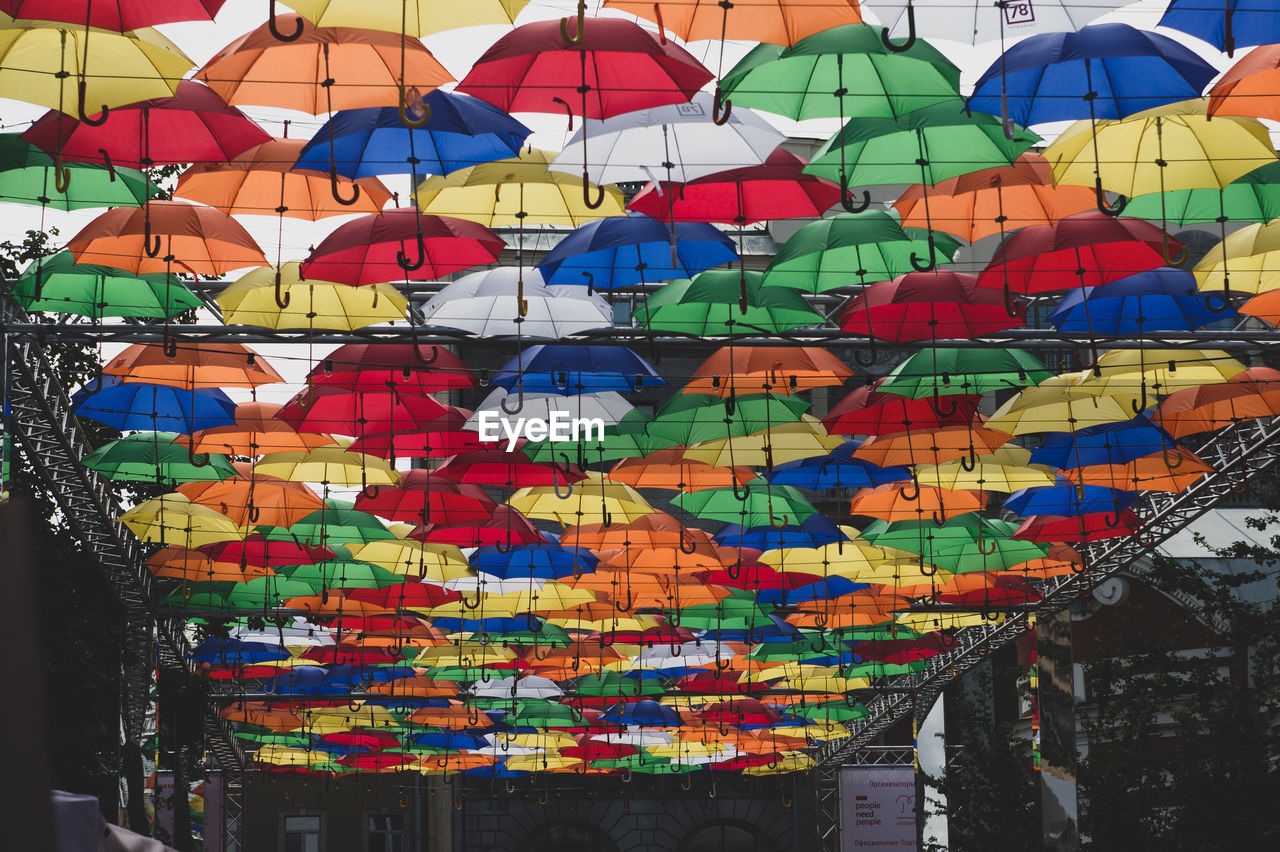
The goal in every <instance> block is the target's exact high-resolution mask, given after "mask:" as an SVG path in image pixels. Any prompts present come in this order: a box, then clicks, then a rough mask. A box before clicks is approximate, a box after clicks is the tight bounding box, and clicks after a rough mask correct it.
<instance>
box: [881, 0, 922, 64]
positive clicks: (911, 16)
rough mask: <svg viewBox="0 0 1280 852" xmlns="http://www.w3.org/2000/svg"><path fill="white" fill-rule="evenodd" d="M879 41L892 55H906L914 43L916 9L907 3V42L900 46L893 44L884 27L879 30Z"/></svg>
mask: <svg viewBox="0 0 1280 852" xmlns="http://www.w3.org/2000/svg"><path fill="white" fill-rule="evenodd" d="M880 41H881V42H882V43H883V44H884V46H885V47H886V48H887V49H889V50H891V51H893V52H894V53H906V52H907V51H908V50H910V49H911V48H912V47H913V46H914V45H915V43H916V7H915V6H913V5H912V4H911V3H910V0H908V2H907V40H906V41H904V42H903V43H902V44H894V43H893V42H892V41H890V40H889V28H888V27H884V28H882V29H881V30H880Z"/></svg>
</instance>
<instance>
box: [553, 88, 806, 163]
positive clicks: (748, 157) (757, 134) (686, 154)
mask: <svg viewBox="0 0 1280 852" xmlns="http://www.w3.org/2000/svg"><path fill="white" fill-rule="evenodd" d="M711 100H712V98H711V95H709V94H707V93H706V92H699V93H698V94H696V95H694V96H693V100H692V101H690V102H689V103H685V104H671V105H669V106H660V107H654V108H652V109H641V110H636V111H635V112H628V113H623V114H622V115H616V116H614V117H613V118H607V119H605V120H603V121H600V120H598V119H587V121H586V122H584V123H583V126H582V127H579V128H578V131H577V132H576V133H574V134H573V137H572V138H571V139H570V140H569V143H568V144H567V145H565V146H564V150H562V151H561V152H560V154H559V156H557V157H556V158H555V161H554V162H552V163H551V165H550V166H549V167H548V168H549V169H551V170H553V171H558V172H569V173H571V174H581V173H582V148H583V145H584V142H583V138H584V133H585V134H586V135H587V137H588V138H590V140H591V150H590V158H591V162H589V163H588V164H587V171H588V173H589V174H590V175H591V180H592V181H593V182H595V183H617V182H619V181H649V180H652V181H655V182H656V181H660V180H669V181H680V182H685V181H690V180H693V179H694V178H696V177H701V176H702V175H709V174H713V173H715V172H721V171H724V170H725V169H732V168H737V167H739V166H751V165H759V164H760V163H763V162H764V161H765V158H766V157H768V156H769V154H771V153H772V152H773V150H774V149H775V148H777V147H778V146H779V145H780V144H782V142H783V141H784V140H785V139H786V137H785V136H783V135H782V134H781V133H779V132H778V131H777V129H775V128H774V126H773V125H771V124H770V123H769V122H767V121H765V120H764V119H763V118H761V117H760V116H759V115H757V114H756V113H754V112H752V111H751V110H749V109H735V110H733V112H732V113H730V115H729V121H728V122H726V123H725V124H724V125H717V124H714V123H713V122H712V121H711Z"/></svg>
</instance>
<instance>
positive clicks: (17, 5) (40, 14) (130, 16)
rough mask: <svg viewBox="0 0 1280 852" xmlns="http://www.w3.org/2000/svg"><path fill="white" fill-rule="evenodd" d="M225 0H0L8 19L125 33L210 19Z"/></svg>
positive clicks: (2, 9)
mask: <svg viewBox="0 0 1280 852" xmlns="http://www.w3.org/2000/svg"><path fill="white" fill-rule="evenodd" d="M225 2H226V0H0V12H4V13H5V14H6V15H8V16H9V17H11V18H29V19H34V20H37V21H62V22H63V23H67V24H88V25H89V26H91V27H97V28H98V29H101V30H115V31H116V32H121V33H122V32H127V31H128V30H136V29H138V28H139V27H154V26H155V25H156V24H171V23H173V22H174V21H212V20H213V16H214V15H216V14H218V10H219V9H221V8H222V4H223V3H225ZM86 19H87V20H86Z"/></svg>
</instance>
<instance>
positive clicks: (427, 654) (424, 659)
mask: <svg viewBox="0 0 1280 852" xmlns="http://www.w3.org/2000/svg"><path fill="white" fill-rule="evenodd" d="M515 658H516V652H515V651H513V650H511V649H510V648H507V647H503V646H501V645H480V644H475V643H462V644H458V645H437V646H435V647H433V648H423V649H422V653H420V654H418V656H417V657H416V658H415V659H414V661H413V664H414V665H415V666H491V665H493V664H495V663H509V662H511V661H512V660H514V659H515Z"/></svg>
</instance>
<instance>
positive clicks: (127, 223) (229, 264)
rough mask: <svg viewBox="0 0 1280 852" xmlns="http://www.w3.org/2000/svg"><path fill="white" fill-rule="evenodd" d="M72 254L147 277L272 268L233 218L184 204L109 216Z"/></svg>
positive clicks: (92, 226)
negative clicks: (180, 273)
mask: <svg viewBox="0 0 1280 852" xmlns="http://www.w3.org/2000/svg"><path fill="white" fill-rule="evenodd" d="M153 234H154V236H153ZM153 240H154V242H153ZM67 248H68V249H70V251H71V253H72V254H73V255H74V256H75V258H76V263H77V264H90V265H92V264H101V265H103V266H111V267H114V268H116V269H123V270H125V271H127V272H133V273H135V274H142V275H145V274H151V273H169V272H172V271H174V267H175V266H176V267H179V268H181V270H182V271H184V272H187V273H190V274H191V275H224V274H226V273H227V272H230V271H232V270H234V269H243V268H245V267H247V266H266V265H267V259H266V258H265V257H263V255H262V249H261V248H259V246H258V244H257V243H256V242H254V239H253V237H251V236H249V232H248V231H246V230H245V229H244V228H243V227H241V226H240V224H239V223H238V222H236V221H235V220H234V219H232V218H231V217H230V216H228V215H227V214H225V213H223V212H221V211H218V210H214V209H213V208H211V207H197V206H195V205H193V204H186V203H184V202H181V201H151V202H148V203H147V204H145V205H143V207H142V208H141V209H139V208H134V207H116V208H113V209H111V210H108V211H106V212H105V213H103V214H101V215H100V216H98V217H97V218H96V219H94V220H93V221H92V222H90V223H89V224H88V225H86V226H85V227H84V228H82V229H81V230H80V232H79V233H78V234H76V235H75V236H74V237H72V238H71V240H70V241H69V242H68V243H67Z"/></svg>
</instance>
